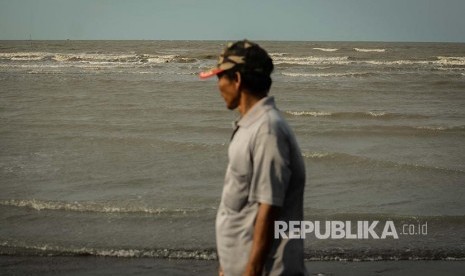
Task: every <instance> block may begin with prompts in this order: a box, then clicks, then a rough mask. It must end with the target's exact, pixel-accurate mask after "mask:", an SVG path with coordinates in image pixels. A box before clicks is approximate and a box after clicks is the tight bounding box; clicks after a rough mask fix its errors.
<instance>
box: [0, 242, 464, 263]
mask: <svg viewBox="0 0 465 276" xmlns="http://www.w3.org/2000/svg"><path fill="white" fill-rule="evenodd" d="M0 254H2V255H10V256H15V255H32V256H98V257H118V258H157V259H174V260H176V259H188V260H202V261H210V260H217V259H218V255H217V253H216V249H214V248H205V249H172V248H160V249H147V248H145V249H139V248H91V247H73V246H69V247H64V246H57V245H51V244H35V245H29V244H25V243H24V242H18V241H1V242H0ZM304 258H305V260H306V261H382V260H391V261H393V260H395V261H397V260H448V261H457V260H465V252H464V250H463V249H460V248H447V249H429V248H409V247H403V248H390V249H378V248H340V247H338V248H332V247H329V248H325V249H307V248H306V249H304Z"/></svg>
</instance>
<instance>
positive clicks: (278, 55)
mask: <svg viewBox="0 0 465 276" xmlns="http://www.w3.org/2000/svg"><path fill="white" fill-rule="evenodd" d="M269 55H270V57H272V58H273V57H283V56H287V55H289V54H288V53H270V54H269Z"/></svg>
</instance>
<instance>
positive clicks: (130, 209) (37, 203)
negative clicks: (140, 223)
mask: <svg viewBox="0 0 465 276" xmlns="http://www.w3.org/2000/svg"><path fill="white" fill-rule="evenodd" d="M0 206H10V207H20V208H30V209H34V210H37V211H42V210H60V211H73V212H95V213H146V214H155V215H176V214H179V215H185V214H190V213H198V212H202V211H206V210H213V209H214V208H176V209H168V208H148V207H141V206H129V205H127V206H116V205H114V204H109V203H100V202H90V201H87V202H82V201H81V202H79V201H74V202H65V201H51V200H39V199H7V200H0Z"/></svg>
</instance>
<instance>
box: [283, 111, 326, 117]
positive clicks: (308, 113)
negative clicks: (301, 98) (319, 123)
mask: <svg viewBox="0 0 465 276" xmlns="http://www.w3.org/2000/svg"><path fill="white" fill-rule="evenodd" d="M286 113H287V114H289V115H293V116H313V117H321V116H331V115H332V114H331V113H329V112H319V111H286Z"/></svg>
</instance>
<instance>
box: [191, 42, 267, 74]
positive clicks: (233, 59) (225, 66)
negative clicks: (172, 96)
mask: <svg viewBox="0 0 465 276" xmlns="http://www.w3.org/2000/svg"><path fill="white" fill-rule="evenodd" d="M253 48H258V49H260V50H261V51H262V52H263V53H264V56H266V58H268V59H269V60H270V62H271V58H270V57H269V56H268V54H267V53H266V52H265V50H263V49H262V48H260V46H258V44H256V43H253V42H250V41H248V40H245V39H244V40H241V41H237V42H235V43H228V45H227V47H226V48H225V49H224V51H223V53H222V54H221V55H220V57H219V59H218V63H217V66H216V67H215V68H212V69H210V70H208V71H204V72H201V73H200V74H199V77H200V78H201V79H206V78H209V77H212V76H215V75H218V74H219V73H221V72H223V71H226V70H229V69H233V68H234V67H236V66H238V65H244V66H245V65H248V66H247V67H249V68H253V71H256V72H265V71H267V70H264V68H261V67H262V66H261V64H262V63H263V62H260V61H258V62H257V60H250V59H248V58H247V53H248V52H249V51H250V50H251V49H253ZM271 70H272V69H271ZM269 73H271V72H269Z"/></svg>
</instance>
